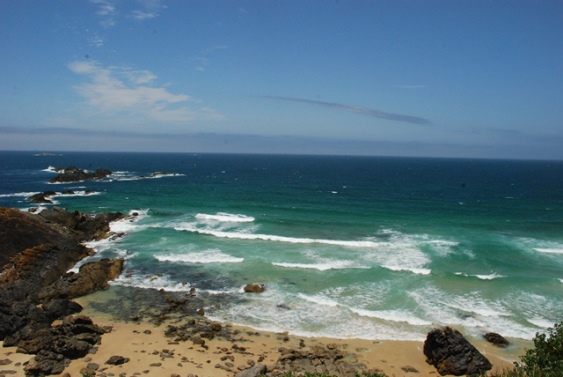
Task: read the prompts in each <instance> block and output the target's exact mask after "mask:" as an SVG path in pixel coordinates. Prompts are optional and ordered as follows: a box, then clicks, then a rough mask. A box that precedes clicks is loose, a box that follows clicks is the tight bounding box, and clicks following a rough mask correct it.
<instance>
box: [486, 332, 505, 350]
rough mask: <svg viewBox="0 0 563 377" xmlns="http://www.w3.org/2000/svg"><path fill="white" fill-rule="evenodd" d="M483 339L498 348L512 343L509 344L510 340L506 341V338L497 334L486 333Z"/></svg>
mask: <svg viewBox="0 0 563 377" xmlns="http://www.w3.org/2000/svg"><path fill="white" fill-rule="evenodd" d="M483 337H484V338H485V339H486V340H487V341H488V342H489V343H493V344H494V345H495V346H497V347H501V348H502V347H506V346H508V345H509V344H510V343H509V342H508V340H506V338H504V337H503V336H502V335H500V334H497V333H496V332H489V333H486V334H485V335H483Z"/></svg>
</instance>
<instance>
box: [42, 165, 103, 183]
mask: <svg viewBox="0 0 563 377" xmlns="http://www.w3.org/2000/svg"><path fill="white" fill-rule="evenodd" d="M55 170H56V171H57V172H59V173H60V174H58V175H57V176H56V177H54V178H52V179H51V183H70V182H82V181H88V180H99V179H104V178H106V177H108V176H110V175H111V174H112V172H111V171H109V170H108V169H96V171H94V172H88V171H86V170H84V169H79V168H77V167H76V166H69V167H68V168H57V169H55Z"/></svg>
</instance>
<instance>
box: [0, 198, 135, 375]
mask: <svg viewBox="0 0 563 377" xmlns="http://www.w3.org/2000/svg"><path fill="white" fill-rule="evenodd" d="M123 217H124V216H123V215H122V214H120V213H108V214H103V215H97V216H90V215H87V214H84V213H81V212H78V211H74V212H68V211H65V210H63V209H61V208H57V207H55V208H53V209H50V210H44V211H41V212H40V213H39V214H31V213H26V212H22V211H20V210H17V209H9V208H0V245H2V246H1V253H0V266H2V270H1V272H0V340H2V341H3V344H4V346H6V347H8V346H15V347H17V348H18V352H21V353H29V354H35V355H36V356H35V357H34V359H33V360H31V361H30V362H29V363H28V364H27V365H26V367H25V373H26V375H30V376H34V375H49V374H57V373H61V372H62V371H63V370H64V368H65V367H66V366H67V365H68V363H69V362H70V360H71V359H74V358H77V357H83V356H84V355H86V354H87V353H88V352H89V350H90V349H91V348H92V347H93V346H94V345H95V344H97V343H99V341H100V336H101V334H103V333H104V332H105V331H106V329H103V328H101V327H99V326H96V325H95V324H94V323H93V322H92V321H91V320H90V319H89V318H87V317H84V316H70V315H71V314H75V313H78V312H80V311H81V310H82V307H81V306H80V305H79V304H77V303H76V302H74V301H72V298H74V297H78V296H81V295H83V294H87V293H91V292H94V291H95V290H98V289H103V288H105V287H107V282H108V281H109V280H111V279H114V278H116V277H117V276H119V274H120V273H121V270H122V269H123V260H102V261H99V262H94V263H90V264H85V265H84V266H82V268H81V269H80V272H79V273H72V272H70V273H67V271H68V270H69V269H70V268H72V267H73V266H74V265H75V264H76V263H77V262H78V261H80V260H82V259H83V258H85V257H86V256H88V255H90V254H91V253H92V250H90V249H88V248H87V247H85V246H84V245H83V244H82V243H83V242H84V241H88V240H94V239H101V238H104V237H107V236H108V235H109V230H110V228H109V223H110V222H111V221H114V220H117V219H120V218H123ZM56 320H61V323H59V324H56V325H53V323H54V321H56Z"/></svg>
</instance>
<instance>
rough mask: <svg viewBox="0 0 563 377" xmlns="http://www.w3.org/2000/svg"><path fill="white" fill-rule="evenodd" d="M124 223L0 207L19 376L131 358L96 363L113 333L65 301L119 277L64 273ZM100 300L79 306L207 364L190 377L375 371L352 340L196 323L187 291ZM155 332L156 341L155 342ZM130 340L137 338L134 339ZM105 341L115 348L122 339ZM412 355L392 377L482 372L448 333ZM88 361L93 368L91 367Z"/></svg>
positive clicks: (484, 365) (9, 339)
mask: <svg viewBox="0 0 563 377" xmlns="http://www.w3.org/2000/svg"><path fill="white" fill-rule="evenodd" d="M124 218H125V216H124V215H123V214H120V213H107V214H101V215H95V216H94V215H87V214H84V213H81V212H78V211H74V212H69V211H66V210H64V209H62V208H58V207H53V208H52V209H47V210H43V211H41V212H39V213H37V214H32V213H26V212H22V211H20V210H17V209H6V208H0V244H2V245H5V246H3V249H2V253H1V254H0V266H3V268H2V272H1V273H0V340H1V341H3V345H4V347H16V349H17V352H18V353H25V354H34V355H35V356H34V357H33V359H31V360H30V361H29V362H27V363H25V365H24V367H23V370H24V372H25V375H26V376H41V375H51V374H60V373H63V372H65V371H67V370H68V369H69V366H73V365H74V366H76V365H77V363H79V364H83V362H84V361H87V363H86V364H84V365H82V366H81V367H80V368H79V370H78V371H79V373H80V374H82V375H83V374H85V373H86V374H89V375H96V376H101V377H104V376H112V375H117V374H116V373H113V372H111V370H112V368H117V367H116V366H119V368H122V369H120V370H124V369H123V368H124V365H126V364H127V363H128V362H129V360H130V359H131V358H132V356H133V355H130V354H129V355H127V354H123V352H121V353H120V354H111V355H106V354H105V353H104V352H101V351H99V350H100V347H101V343H102V338H104V337H111V336H113V333H114V332H115V329H114V331H112V328H113V327H114V326H113V325H110V326H100V325H96V324H95V323H94V322H93V321H92V320H91V319H90V318H89V317H87V316H85V315H80V314H78V313H80V312H81V311H82V310H83V306H82V305H80V304H78V303H77V302H76V301H73V300H74V299H76V298H80V297H83V296H85V295H90V294H91V293H93V292H99V291H101V290H105V289H106V288H108V281H110V280H112V279H115V278H117V277H119V275H120V274H121V273H122V272H123V269H124V261H123V260H122V259H113V260H110V259H102V260H100V261H98V262H92V263H86V264H84V265H82V266H81V268H80V270H79V272H78V273H74V272H67V271H68V270H69V269H70V268H72V267H73V266H74V265H75V264H76V263H77V262H78V261H80V260H82V259H83V258H85V257H87V256H89V255H90V254H91V253H92V250H90V249H88V248H87V247H85V246H84V245H83V243H84V242H85V241H90V240H99V239H104V238H106V237H110V236H113V237H119V236H121V235H112V234H111V233H110V226H109V224H110V223H111V222H112V221H116V220H121V219H124ZM125 273H126V272H125ZM264 289H265V287H264V286H262V285H258V284H250V285H248V286H247V287H245V292H246V293H243V295H245V294H260V293H261V292H263V291H264ZM108 292H112V293H113V294H114V298H109V299H108V298H107V297H106V298H104V300H102V301H100V302H89V303H88V306H89V307H90V308H91V309H93V310H94V311H96V310H97V311H98V312H100V313H106V314H108V315H111V317H112V318H114V320H117V321H119V322H118V323H119V326H120V327H121V326H124V324H132V325H137V326H144V325H150V326H151V327H150V328H149V329H147V330H144V331H143V333H142V334H144V335H147V334H150V335H151V336H150V338H151V339H158V338H159V336H160V337H164V339H165V340H164V341H165V342H166V345H167V347H168V346H170V347H172V346H181V348H182V349H184V350H186V349H187V350H190V352H192V353H193V352H196V353H199V354H201V355H202V356H204V357H206V358H207V361H206V363H207V364H208V365H205V364H204V363H202V362H195V361H191V363H192V364H195V365H196V367H197V368H204V369H205V368H208V369H206V370H207V372H206V373H207V374H204V375H218V376H237V377H254V376H258V375H266V376H274V377H277V376H283V375H287V373H288V372H291V373H296V374H300V373H301V374H304V373H319V374H329V375H336V376H343V377H348V376H356V375H363V374H369V373H374V372H379V371H381V369H382V368H379V367H377V366H374V363H373V362H372V361H369V360H366V357H367V356H366V355H364V356H362V354H363V353H366V352H368V351H367V350H371V349H372V345H374V344H378V342H373V343H371V344H370V343H369V342H368V343H367V345H366V344H364V343H362V345H361V346H356V347H355V348H354V349H352V350H351V349H350V348H349V347H348V344H349V343H350V344H352V343H353V341H350V340H349V341H337V340H329V341H327V342H325V343H322V342H317V341H316V340H314V339H313V340H312V339H305V338H297V337H291V336H289V335H288V334H287V333H281V334H272V333H266V334H262V333H260V332H257V331H253V330H241V329H240V327H237V326H232V325H229V324H220V323H216V322H213V321H211V320H209V319H207V318H205V310H204V309H203V308H204V307H206V306H207V305H208V304H209V302H207V301H206V300H205V298H204V297H199V296H198V294H197V292H196V291H195V290H194V289H192V290H191V291H189V292H175V293H170V292H165V291H158V290H147V289H138V288H133V287H120V286H114V287H112V288H111V290H110V291H108ZM91 296H92V295H90V296H88V297H91ZM94 296H95V295H94ZM161 326H162V327H161ZM163 327H164V328H165V329H163ZM151 329H152V330H151ZM120 331H123V330H120ZM156 331H158V332H160V333H161V334H158V335H157V334H156ZM133 333H134V334H136V335H139V332H138V331H137V330H133ZM495 335H498V334H495ZM114 341H115V342H123V339H117V340H114ZM258 342H262V343H260V344H258ZM266 342H269V343H271V342H273V345H270V346H268V347H269V348H268V347H266ZM399 343H400V342H399ZM402 346H403V347H406V346H408V347H412V344H407V342H403V345H402ZM131 347H132V343H131V342H130V343H127V344H123V346H122V349H123V350H125V349H128V348H131ZM493 347H494V346H493ZM421 348H422V347H421V346H416V347H415V351H412V348H409V349H410V350H411V351H409V352H416V354H413V355H411V356H410V358H411V359H413V360H418V362H417V363H414V365H416V367H415V366H412V365H411V364H410V363H405V362H403V361H402V362H401V363H403V365H400V366H398V368H399V369H398V370H397V371H396V372H398V373H400V374H397V373H395V370H393V374H394V375H396V376H399V375H402V376H414V375H416V374H418V373H427V374H428V373H436V371H438V372H439V373H440V374H443V375H444V374H455V375H459V373H469V374H472V373H482V372H484V371H486V370H489V369H491V367H492V365H491V363H490V362H489V360H488V359H487V358H485V357H484V356H483V355H482V354H481V353H480V352H479V351H477V349H475V347H473V346H472V345H471V344H469V342H467V341H466V340H465V339H464V338H463V336H461V334H459V333H458V332H456V331H455V330H452V329H449V328H444V329H434V330H433V331H431V332H430V333H429V337H428V339H427V340H426V342H425V343H424V345H423V348H424V349H423V350H422V349H421ZM494 348H496V347H494ZM106 350H107V347H106ZM166 350H168V348H166V349H162V350H160V351H158V355H160V357H161V360H168V359H173V358H174V352H173V351H172V353H170V351H166ZM129 351H131V350H130V349H129ZM135 352H143V353H144V352H147V351H146V350H145V349H143V350H141V351H135ZM155 352H156V351H155ZM401 352H404V351H401ZM96 353H98V354H99V355H100V356H99V357H104V358H107V360H98V359H96V357H94V356H93V355H94V354H96ZM242 358H244V359H245V362H244V363H243V364H238V365H236V364H235V360H236V361H237V362H239V360H241V359H242ZM94 359H96V361H97V363H96V362H91V361H92V360H94ZM73 360H75V361H73ZM187 360H188V359H186V356H184V357H182V358H181V359H180V361H179V362H178V363H176V365H175V366H170V367H168V369H174V368H176V369H178V368H180V367H182V366H184V365H188V364H189V362H188V361H187ZM384 362H385V363H386V361H384ZM158 364H159V362H154V363H152V364H150V365H149V367H150V368H157V367H158V368H161V367H162V362H160V364H161V365H158ZM430 364H432V365H433V366H430ZM100 365H104V366H100ZM138 365H142V359H139V360H138ZM383 367H385V365H384V364H383ZM74 368H75V369H76V367H74ZM209 368H213V369H209ZM429 368H432V369H429ZM434 368H435V369H434ZM70 369H72V368H70ZM383 369H385V368H383ZM432 370H433V372H432ZM149 372H150V369H145V370H143V371H142V372H139V373H149ZM119 374H121V373H119ZM135 374H136V373H135ZM0 375H2V371H0ZM66 375H67V376H68V375H69V374H68V372H67V373H66ZM159 375H161V374H159ZM171 375H176V374H175V373H172V374H171ZM192 375H193V374H192ZM194 376H195V375H194Z"/></svg>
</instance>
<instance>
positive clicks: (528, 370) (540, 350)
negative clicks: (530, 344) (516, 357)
mask: <svg viewBox="0 0 563 377" xmlns="http://www.w3.org/2000/svg"><path fill="white" fill-rule="evenodd" d="M547 332H548V334H540V333H537V334H536V337H535V338H534V348H533V349H530V350H527V351H526V354H525V355H524V356H522V357H521V358H520V360H521V362H522V363H521V364H520V363H515V365H516V370H518V371H522V372H524V373H525V376H527V377H561V376H563V322H560V323H558V324H555V326H554V327H553V328H551V327H550V328H549V329H547Z"/></svg>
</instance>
